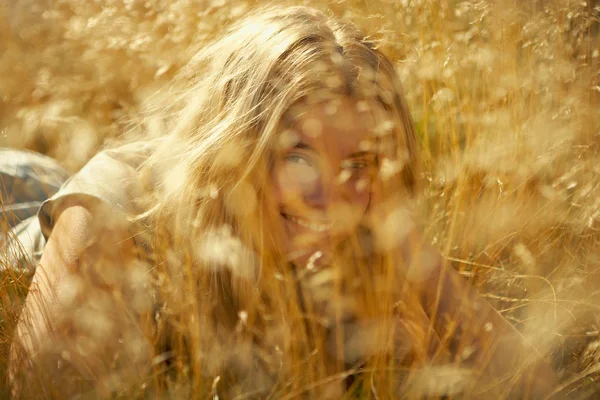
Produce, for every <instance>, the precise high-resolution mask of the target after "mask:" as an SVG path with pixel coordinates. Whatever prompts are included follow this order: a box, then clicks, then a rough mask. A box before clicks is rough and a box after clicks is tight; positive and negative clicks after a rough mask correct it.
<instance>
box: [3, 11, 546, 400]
mask: <svg viewBox="0 0 600 400" xmlns="http://www.w3.org/2000/svg"><path fill="white" fill-rule="evenodd" d="M171 91H172V94H173V95H172V102H171V104H170V105H169V106H168V107H165V108H164V109H160V110H157V112H158V113H160V115H161V118H162V121H163V124H164V129H165V131H166V132H167V134H166V135H164V136H163V137H161V138H159V139H155V140H149V141H145V142H137V143H133V144H129V145H126V146H123V147H120V148H117V149H113V150H106V151H103V152H102V153H100V154H99V155H97V156H96V157H94V158H93V159H92V160H91V161H90V162H89V163H88V164H87V165H86V166H85V167H84V168H83V169H82V170H81V171H80V172H79V173H77V174H76V175H75V176H73V177H72V178H71V179H70V180H69V181H68V182H67V183H66V184H65V185H63V186H62V188H61V189H60V190H59V191H58V192H57V193H56V194H54V195H53V196H52V197H51V198H50V199H48V200H46V201H45V202H44V203H43V205H42V206H41V208H40V210H39V213H38V218H37V219H36V220H33V223H34V224H38V225H39V229H38V230H37V231H36V227H33V228H30V229H29V231H28V232H30V235H32V236H33V237H35V236H36V235H38V236H43V238H44V239H45V240H47V243H45V247H44V251H43V254H42V256H41V260H40V261H39V265H38V267H37V270H36V272H35V276H34V278H33V282H32V284H31V288H30V291H29V295H28V297H27V299H26V303H25V306H24V309H23V311H22V314H21V320H20V323H19V326H18V328H17V333H16V337H15V341H14V343H13V348H12V359H11V382H12V384H13V385H14V390H13V392H14V393H15V395H18V396H22V397H27V398H29V397H30V396H31V395H32V394H35V396H37V397H44V396H46V397H62V396H65V395H73V394H75V393H87V394H89V393H90V392H89V391H90V390H93V392H92V393H93V395H95V396H101V397H102V396H109V395H111V394H119V395H123V396H133V395H142V393H145V394H146V395H148V394H150V395H159V394H160V395H163V394H165V393H166V394H167V395H170V396H175V397H180V396H184V397H194V398H196V397H205V396H219V397H225V398H230V397H231V398H234V397H236V396H239V397H256V398H265V397H273V398H288V397H296V396H300V397H302V396H308V397H310V398H321V397H330V398H339V397H341V396H343V395H344V394H356V395H359V396H364V397H373V398H398V397H409V398H411V397H415V398H422V397H423V396H459V397H461V398H464V397H470V396H473V397H479V396H481V395H482V394H487V395H488V397H487V398H490V397H489V396H492V398H493V397H494V396H495V397H497V398H505V397H509V396H518V397H520V398H542V397H544V396H548V395H550V394H551V392H552V387H553V385H554V383H555V377H554V374H553V373H552V371H551V370H550V369H549V368H548V367H547V366H546V365H545V364H544V363H543V361H541V357H540V356H539V355H538V353H537V352H536V350H535V349H534V348H533V347H532V346H530V345H529V344H528V343H526V342H525V340H524V339H523V338H522V337H521V336H520V335H519V333H518V332H516V331H515V330H514V329H513V328H512V326H511V325H510V324H508V323H507V322H506V321H505V320H504V319H503V318H502V317H501V316H500V315H499V314H498V313H497V312H496V311H495V310H494V309H493V308H492V307H491V306H490V305H489V304H488V303H486V302H485V301H484V300H483V299H482V298H481V297H480V296H479V295H478V294H477V293H476V292H475V291H474V290H473V289H471V288H469V286H468V285H467V284H466V282H464V280H463V279H462V278H461V277H460V276H459V275H458V274H457V273H456V272H455V271H454V270H453V269H452V268H451V267H447V266H445V265H444V263H443V262H442V259H441V257H440V256H439V255H438V254H437V253H436V252H435V250H433V249H432V248H431V247H430V246H428V245H427V244H425V243H424V242H423V241H422V240H420V238H419V235H418V228H417V225H416V223H415V218H414V212H413V211H412V209H413V205H412V204H413V203H414V202H415V200H416V197H417V196H418V174H417V158H418V157H417V148H416V146H417V144H416V141H417V139H416V137H415V130H414V127H413V123H412V121H411V117H410V113H409V111H408V108H407V106H406V104H405V101H404V99H403V96H402V90H401V86H400V82H399V78H398V75H397V74H396V71H395V70H394V66H393V65H392V63H391V62H390V60H389V59H388V58H386V57H385V56H384V55H383V54H382V53H381V52H379V51H378V50H377V48H376V46H375V45H374V44H373V43H372V42H370V41H369V40H368V39H367V38H366V37H365V35H363V34H362V33H360V32H359V31H357V30H356V29H355V28H353V27H352V26H350V25H348V24H345V23H342V22H339V21H337V20H335V19H331V18H329V17H327V16H326V15H324V14H322V13H321V12H319V11H316V10H313V9H310V8H305V7H294V8H274V9H266V10H265V9H263V10H261V11H260V12H259V13H256V14H254V15H252V16H250V17H248V18H246V19H245V20H243V21H242V22H239V23H237V24H235V26H234V27H232V28H231V29H230V30H229V32H228V33H227V34H226V35H224V36H223V37H222V38H221V39H220V40H218V41H216V42H215V43H213V44H212V45H210V46H209V47H206V48H204V49H202V50H201V51H200V52H199V53H198V54H197V55H196V56H195V57H194V58H193V60H192V61H191V62H190V63H189V65H187V66H186V67H185V68H184V69H183V70H182V71H181V72H180V74H179V76H178V78H177V79H176V80H175V82H174V84H173V86H172V89H171ZM41 242H45V241H41Z"/></svg>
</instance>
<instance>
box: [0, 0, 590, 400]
mask: <svg viewBox="0 0 600 400" xmlns="http://www.w3.org/2000/svg"><path fill="white" fill-rule="evenodd" d="M264 3H265V2H261V1H242V0H240V1H230V2H228V1H224V0H213V1H198V2H190V1H186V0H170V1H169V0H149V1H146V2H143V1H117V0H103V1H99V0H98V1H87V2H82V1H79V0H56V1H47V0H8V1H5V2H3V3H2V4H0V54H1V58H0V146H7V147H16V148H28V149H33V150H36V151H40V152H42V153H44V154H48V155H50V156H52V157H55V158H56V159H57V160H59V162H60V163H61V164H62V165H63V166H64V167H66V168H67V169H68V170H70V171H73V172H74V171H76V170H77V169H78V168H79V167H81V166H82V165H83V164H84V163H85V162H86V161H87V160H88V159H89V158H90V157H91V156H92V155H93V154H94V153H95V152H96V151H98V150H99V149H100V148H101V147H103V146H105V145H110V144H111V143H113V141H114V140H118V139H119V138H121V137H122V136H123V133H124V132H131V130H130V129H129V127H131V126H135V125H136V123H137V122H138V121H140V120H141V119H142V118H143V117H144V110H145V109H146V107H147V106H149V105H151V103H152V102H154V101H161V99H157V98H156V97H155V96H153V94H154V93H155V91H156V90H157V89H159V88H161V87H162V86H163V85H165V83H166V82H168V81H169V79H170V78H171V77H172V76H173V75H174V73H175V72H176V71H177V70H178V69H179V68H180V67H181V66H182V65H183V64H184V63H185V62H186V61H187V60H188V59H189V58H190V56H191V54H193V52H194V51H195V50H197V49H198V48H200V47H202V45H203V43H206V42H207V41H208V40H210V39H211V38H214V37H215V36H218V35H219V33H220V32H222V29H223V26H225V25H226V24H227V23H228V22H229V21H232V20H235V19H236V18H239V17H240V16H243V15H244V14H246V13H247V12H248V11H249V10H250V9H252V8H253V7H255V6H257V5H260V4H264ZM285 3H286V4H297V3H298V2H293V1H286V2H285ZM302 4H307V5H311V6H315V7H317V8H320V9H323V10H327V11H329V12H331V13H333V14H336V15H339V16H343V17H345V18H347V19H349V20H352V21H354V22H355V23H356V24H357V25H359V26H360V27H362V28H363V29H364V30H365V31H366V32H369V33H371V34H372V35H373V36H374V37H375V38H376V39H377V40H378V41H379V42H380V44H381V47H382V48H383V49H384V51H385V52H386V54H388V55H389V56H390V57H391V58H392V59H393V60H394V61H395V62H396V63H397V68H398V71H399V72H400V74H401V78H402V80H403V84H404V88H405V92H406V96H407V100H408V103H409V105H410V107H411V110H412V113H413V116H414V119H415V122H416V123H417V126H418V129H419V134H420V139H421V144H422V152H423V160H424V172H423V178H424V179H423V182H424V190H425V201H424V203H423V209H424V215H425V221H426V223H425V232H426V235H427V237H428V238H429V239H430V240H431V242H432V243H433V244H434V245H435V246H436V247H437V248H438V249H439V251H440V252H441V253H442V254H443V256H444V257H445V258H446V259H447V260H449V261H451V262H453V263H454V265H455V266H456V268H458V269H459V270H460V271H461V272H462V273H463V274H464V275H465V277H467V278H469V279H471V280H472V282H473V284H475V285H477V286H478V287H479V288H480V291H481V292H482V293H484V295H485V296H486V297H487V298H488V299H489V300H490V301H491V302H492V303H493V304H494V305H495V306H496V307H497V309H498V310H500V312H501V313H502V314H503V315H504V316H505V317H506V318H507V319H509V320H510V321H511V322H513V323H514V324H515V325H516V326H517V327H518V328H519V329H520V330H521V331H522V332H524V334H525V335H526V336H527V337H529V338H530V339H531V340H532V341H534V343H536V345H537V346H538V347H539V348H540V350H541V351H542V352H543V354H544V355H545V356H546V357H547V358H548V360H550V361H551V362H552V364H553V366H554V367H555V368H556V369H557V370H559V371H560V373H561V374H562V375H561V376H562V382H563V387H562V393H565V394H569V395H571V396H573V398H596V396H599V395H600V383H599V382H598V380H599V379H600V373H599V371H600V317H599V316H600V273H599V272H600V269H599V267H600V155H599V153H598V152H599V151H600V147H599V146H600V140H599V138H600V136H599V135H600V107H599V105H600V104H599V100H600V3H598V1H594V0H587V1H580V0H579V1H573V0H554V1H528V2H521V1H518V0H513V1H510V0H495V1H494V0H479V1H474V0H467V1H453V0H439V1H437V0H394V1H385V0H378V1H375V0H371V1H369V0H365V1H358V0H339V1H324V0H306V1H304V2H302ZM146 124H147V125H148V128H149V131H150V132H160V126H153V121H146ZM157 124H158V122H157ZM13 287H14V283H13V282H12V281H9V280H5V281H4V282H3V288H1V289H0V290H2V291H3V292H2V294H3V297H4V298H7V296H9V294H8V291H9V290H13V289H12V288H13ZM4 303H5V304H6V301H4ZM5 308H6V307H5ZM5 314H6V315H5V317H4V319H3V320H4V322H3V326H4V327H5V328H6V327H7V326H8V325H10V323H9V322H10V321H9V320H10V319H11V318H14V316H12V317H11V316H10V315H8V311H6V310H5ZM7 342H8V339H7V338H5V343H7Z"/></svg>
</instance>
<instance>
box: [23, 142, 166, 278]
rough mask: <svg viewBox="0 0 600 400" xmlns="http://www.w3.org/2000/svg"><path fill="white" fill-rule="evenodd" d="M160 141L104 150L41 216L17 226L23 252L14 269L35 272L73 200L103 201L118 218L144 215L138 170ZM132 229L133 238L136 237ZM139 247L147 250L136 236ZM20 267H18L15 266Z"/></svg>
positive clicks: (47, 202) (49, 202) (43, 207)
mask: <svg viewBox="0 0 600 400" xmlns="http://www.w3.org/2000/svg"><path fill="white" fill-rule="evenodd" d="M156 143H157V142H156V141H152V142H137V143H133V144H128V145H125V146H122V147H118V148H115V149H111V150H104V151H101V152H100V153H98V154H97V155H96V156H94V157H93V158H92V159H91V160H90V161H89V162H88V163H87V164H86V165H85V166H84V167H83V168H82V169H81V170H80V171H79V172H77V173H76V174H75V175H73V176H72V177H70V178H69V179H68V180H67V181H66V182H65V183H64V184H63V185H62V186H61V187H60V189H59V190H58V191H57V192H56V193H55V194H54V195H53V196H52V197H50V198H49V199H47V200H45V201H44V202H43V203H42V204H41V206H40V208H39V210H38V212H37V216H34V217H31V218H28V219H26V220H24V221H22V222H21V223H20V224H19V225H17V226H16V227H15V228H14V230H13V232H14V233H16V235H17V237H18V241H19V242H20V246H21V249H20V251H19V252H18V253H19V256H18V257H17V260H15V261H14V262H11V264H12V265H15V266H19V267H21V268H24V269H26V270H27V269H31V267H32V261H33V267H34V266H35V264H37V262H38V261H39V260H40V258H41V256H42V253H43V250H44V247H45V245H46V242H47V240H48V238H49V237H50V235H51V234H52V229H53V228H54V223H55V221H56V218H57V216H58V215H57V214H58V211H59V210H60V206H61V204H62V203H63V202H64V201H65V200H67V199H69V198H72V197H73V196H75V197H77V198H78V199H77V200H78V202H83V203H84V204H85V203H87V202H95V201H101V202H103V203H105V204H107V205H108V206H109V207H110V209H111V210H114V212H115V215H116V216H118V215H123V216H131V215H136V214H138V213H139V212H140V210H139V209H137V206H136V201H135V200H136V199H137V198H139V197H140V196H141V195H142V190H143V189H142V185H141V183H140V181H139V179H138V175H137V170H138V169H139V168H140V166H141V165H142V163H143V162H144V161H145V160H146V159H147V158H148V156H149V155H150V153H151V152H152V150H153V149H154V148H155V147H156ZM133 233H134V232H133V227H132V234H133ZM133 237H134V239H135V240H136V243H137V244H138V246H143V247H144V248H146V246H145V243H142V242H141V241H140V239H139V238H138V237H137V235H135V234H134V235H133ZM15 263H16V264H15Z"/></svg>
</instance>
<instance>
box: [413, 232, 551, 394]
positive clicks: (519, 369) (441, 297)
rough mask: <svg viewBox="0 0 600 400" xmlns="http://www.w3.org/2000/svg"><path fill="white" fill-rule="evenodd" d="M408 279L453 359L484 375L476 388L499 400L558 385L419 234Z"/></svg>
mask: <svg viewBox="0 0 600 400" xmlns="http://www.w3.org/2000/svg"><path fill="white" fill-rule="evenodd" d="M409 241H410V245H409V247H410V249H409V250H408V251H409V252H410V254H412V257H410V258H411V259H412V261H411V265H410V267H409V269H408V277H409V279H411V280H412V281H413V282H414V283H415V285H416V286H417V287H418V288H419V290H420V293H421V298H422V302H423V305H424V308H425V310H426V313H427V314H428V315H429V317H430V319H431V321H432V322H433V325H434V329H435V331H436V332H437V334H438V336H439V337H440V338H441V341H442V343H444V344H445V345H446V346H447V347H448V349H449V350H450V352H451V353H452V355H453V357H454V360H453V361H454V362H456V364H457V365H459V366H463V367H468V368H469V367H470V368H473V369H474V370H475V371H476V373H482V375H481V376H480V378H479V379H477V385H476V388H474V389H476V390H477V391H482V392H486V393H494V394H497V395H498V396H500V398H532V399H541V398H546V397H548V396H549V395H550V394H551V393H552V389H554V388H555V387H556V385H557V384H558V379H557V376H556V374H555V373H554V371H553V370H552V369H551V368H550V366H549V365H548V364H547V363H545V362H544V361H543V359H542V356H541V355H540V354H539V352H538V351H537V350H536V349H535V347H534V346H533V345H531V344H530V343H528V342H527V340H526V339H525V338H524V337H523V336H522V335H521V334H520V333H519V332H518V331H517V330H516V329H515V328H514V327H513V326H512V325H511V324H510V323H509V322H508V321H507V320H506V319H504V318H503V317H502V316H501V315H500V314H499V313H498V312H497V311H496V310H495V309H494V308H493V307H492V306H491V305H490V304H489V303H488V302H487V301H486V300H485V299H484V298H483V297H482V296H481V295H479V293H478V292H477V291H476V290H475V289H474V288H473V287H471V286H470V285H469V283H468V282H467V281H466V280H465V279H464V278H463V277H462V276H460V274H458V272H457V271H456V270H455V269H454V268H452V267H451V266H448V265H446V264H445V263H444V262H443V259H442V257H441V256H440V255H439V253H438V252H437V251H436V250H435V249H434V248H433V247H432V246H430V245H427V244H424V243H423V241H422V240H421V239H420V238H419V237H418V235H416V234H412V235H411V238H410V240H409Z"/></svg>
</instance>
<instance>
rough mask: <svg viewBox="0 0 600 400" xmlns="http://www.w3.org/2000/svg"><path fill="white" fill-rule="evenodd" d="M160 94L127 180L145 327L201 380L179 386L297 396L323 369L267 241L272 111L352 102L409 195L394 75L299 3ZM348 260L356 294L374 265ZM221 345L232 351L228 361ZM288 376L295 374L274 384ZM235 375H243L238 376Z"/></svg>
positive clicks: (411, 148) (356, 36)
mask: <svg viewBox="0 0 600 400" xmlns="http://www.w3.org/2000/svg"><path fill="white" fill-rule="evenodd" d="M170 90H171V92H170V93H172V96H171V104H169V106H168V107H165V108H163V109H161V110H158V112H159V113H160V115H161V116H162V117H161V118H162V119H163V121H164V124H165V125H164V126H165V127H166V130H167V131H168V135H167V136H166V137H165V138H164V139H161V141H160V143H159V145H158V147H157V149H156V151H154V152H153V154H152V155H151V156H150V157H149V158H148V160H147V162H146V163H145V165H144V166H143V168H142V171H141V172H142V179H143V181H144V182H145V183H146V184H147V185H149V186H152V188H153V190H151V191H150V193H152V195H151V196H149V197H148V198H145V199H140V202H142V203H144V208H145V210H146V212H145V213H144V214H143V218H140V219H141V220H143V221H144V222H145V225H144V231H145V233H146V234H148V241H149V242H150V243H151V247H152V254H153V257H152V263H153V264H154V268H153V270H154V272H155V276H156V282H157V291H156V292H157V293H159V294H158V295H157V296H158V300H159V303H160V304H161V306H162V313H163V316H162V319H161V321H163V325H164V326H162V327H159V328H158V329H159V331H161V330H165V331H168V332H169V333H168V336H169V338H168V341H169V343H171V344H170V350H171V351H173V352H175V354H177V355H178V356H181V359H184V358H185V359H186V363H188V364H189V365H191V367H190V368H191V370H190V371H196V372H197V371H202V372H201V373H199V374H196V375H193V374H191V373H190V375H189V376H187V377H184V378H182V382H183V381H186V382H188V384H190V385H192V387H195V388H196V389H197V388H198V387H200V386H202V387H204V389H205V390H206V391H210V390H213V391H214V390H216V389H215V386H214V385H212V386H211V385H210V382H213V383H214V382H218V381H219V379H225V378H226V376H229V377H230V378H231V380H227V379H225V380H226V381H227V382H229V383H228V386H225V387H228V388H229V391H230V393H238V394H241V393H248V391H249V390H250V391H251V390H253V389H255V390H257V391H258V392H257V393H263V395H264V393H265V390H266V391H267V392H266V393H269V391H271V392H270V393H271V394H274V393H275V392H273V391H272V390H283V389H282V388H284V387H285V388H286V389H285V390H286V391H288V392H292V393H293V392H294V391H298V392H302V390H303V389H302V388H303V387H309V386H310V383H311V382H312V383H314V382H316V381H318V380H319V379H323V378H324V377H325V376H329V375H330V374H331V373H332V371H333V370H335V368H334V369H333V370H332V369H331V368H330V367H329V366H328V362H327V361H323V360H321V359H320V358H319V357H317V359H319V360H320V361H318V362H317V361H315V357H311V356H310V353H311V352H312V351H313V350H314V349H315V348H317V349H318V348H319V346H321V347H323V346H325V344H323V343H325V342H326V339H323V340H321V342H320V343H321V345H319V344H315V343H317V342H318V340H317V339H315V336H318V335H319V333H318V332H321V334H322V336H326V334H325V333H323V332H324V331H325V330H326V329H325V328H323V327H322V325H323V324H322V323H321V322H319V321H313V320H311V318H309V317H307V314H308V313H309V311H308V309H309V308H310V306H308V305H307V304H308V303H310V302H311V301H312V300H309V299H307V298H306V295H305V294H303V293H302V289H301V288H300V286H301V285H300V286H299V285H298V278H297V276H296V275H295V273H294V272H293V271H291V269H290V268H289V266H288V265H287V263H286V262H285V259H284V257H283V256H282V254H281V252H280V251H279V250H278V249H277V247H276V246H275V239H274V238H273V237H271V229H270V223H271V222H270V218H272V216H271V213H270V212H269V211H270V210H269V206H270V203H269V198H268V195H267V194H266V193H265V192H266V191H265V186H266V184H267V182H268V179H269V176H268V172H269V163H270V157H271V154H272V151H273V149H274V148H275V146H276V145H277V140H278V138H279V136H280V134H281V124H282V121H283V120H284V119H285V116H286V112H287V111H288V110H289V109H290V107H291V106H292V105H294V104H297V103H298V102H299V101H300V100H303V99H307V98H311V97H317V98H319V99H326V98H327V97H331V98H334V97H335V96H339V95H341V96H349V97H352V98H355V99H357V100H358V99H363V100H365V101H367V102H370V103H369V104H377V107H379V109H380V111H381V112H382V113H383V114H384V118H380V122H381V124H380V126H377V127H374V130H375V131H376V132H377V135H378V138H379V140H380V143H385V144H387V146H385V148H383V153H384V154H385V157H386V158H387V160H388V161H390V160H392V161H394V162H396V163H397V164H396V165H399V167H398V168H397V169H396V171H395V172H396V174H393V179H391V181H392V184H391V186H390V184H389V181H390V180H388V191H387V194H388V195H390V194H391V193H392V192H393V187H394V186H397V187H402V188H405V189H408V191H409V192H412V191H414V190H415V187H416V184H417V178H416V164H417V155H416V153H417V152H416V138H415V130H414V127H413V123H412V120H411V117H410V114H409V111H408V108H407V106H406V104H405V101H404V99H403V96H402V89H401V85H400V80H399V78H398V75H397V73H396V71H395V69H394V66H393V65H392V63H391V62H390V60H389V59H388V58H387V57H386V56H384V55H383V54H382V53H381V52H379V51H378V50H377V47H376V45H375V43H374V42H372V41H370V40H369V39H368V38H367V37H366V36H365V35H363V34H362V33H361V32H360V31H358V30H357V29H355V28H354V27H353V26H351V25H349V24H346V23H342V22H340V21H338V20H336V19H333V18H330V17H328V16H327V15H325V14H324V13H322V12H319V11H317V10H314V9H311V8H307V7H290V8H268V9H261V10H259V11H258V12H256V13H254V14H253V15H251V16H249V17H247V18H245V19H244V20H243V21H241V22H239V23H236V24H234V25H233V26H232V27H231V28H230V29H229V30H228V32H227V33H226V34H225V35H224V36H222V38H221V39H219V40H218V41H216V42H214V43H213V44H212V45H210V46H208V47H205V48H203V49H201V51H199V52H198V53H197V54H196V55H195V56H194V57H193V59H192V60H191V62H190V63H189V64H188V65H186V66H185V67H184V68H183V69H182V70H181V71H180V73H179V74H178V76H177V78H176V79H175V81H174V84H173V86H172V88H171V89H170ZM390 188H391V189H390ZM352 263H353V265H356V266H355V269H356V271H358V269H360V268H362V270H361V271H362V272H360V271H359V272H360V273H361V276H362V275H364V276H363V281H364V282H363V285H367V283H365V282H366V281H368V280H370V279H371V278H372V275H375V274H376V271H377V268H376V267H375V266H373V265H372V264H370V265H369V268H372V270H371V272H368V271H367V272H366V273H365V268H364V266H365V265H364V263H363V264H361V265H362V267H360V268H359V264H360V262H359V261H357V260H354V261H353V262H352ZM346 268H348V267H346ZM381 268H384V267H381ZM357 273H358V272H357ZM367 286H368V285H367ZM177 288H179V289H177ZM373 290H375V289H373ZM380 300H381V299H380ZM313 303H314V301H313ZM389 303H390V304H388V306H387V307H388V309H391V307H392V305H391V303H392V299H391V298H390V300H389ZM315 307H316V306H315ZM378 307H379V306H378ZM388 311H389V310H388ZM315 313H316V311H315ZM316 319H318V318H316V317H315V320H316ZM274 321H275V322H274ZM307 321H308V322H307ZM325 325H327V323H325ZM167 326H168V329H167V328H166V327H167ZM241 332H244V334H243V335H242V334H241ZM286 335H287V336H286ZM292 336H293V338H292V339H290V337H292ZM286 338H287V339H286ZM179 344H181V346H179ZM178 346H179V347H178ZM232 348H235V349H236V350H235V351H236V352H237V351H239V352H242V353H243V352H245V353H244V355H238V356H236V361H235V362H234V361H233V355H232V354H231V349H232ZM183 349H185V350H183ZM240 349H245V350H240ZM268 349H270V350H268ZM321 350H323V349H321ZM282 354H283V355H282ZM294 355H295V356H294ZM277 357H280V358H277ZM281 357H283V358H281ZM290 357H291V358H290ZM294 357H296V359H295V361H294ZM334 358H335V357H334ZM282 359H284V360H286V361H285V363H283V362H282V361H281V360H282ZM257 360H258V361H257ZM277 360H279V361H277ZM282 363H283V364H286V365H285V366H283V367H281V365H282ZM334 364H335V363H334ZM338 364H339V362H338ZM342 364H343V363H342ZM278 365H279V366H278ZM300 365H303V366H302V367H300ZM298 368H302V370H303V371H304V373H303V374H304V376H302V375H301V374H297V373H296V374H295V376H296V377H297V379H296V380H295V381H294V380H292V381H285V380H284V381H282V380H281V376H284V375H286V374H285V372H284V371H285V370H286V369H288V370H290V369H291V370H294V371H296V372H297V369H298ZM249 370H252V371H254V373H253V374H252V378H251V379H241V378H240V376H242V377H246V378H247V377H248V376H250V375H248V372H240V371H249ZM257 371H262V372H261V373H259V372H257ZM288 372H289V371H288ZM291 375H293V374H291ZM291 375H290V374H288V375H287V376H288V377H289V376H291ZM190 376H192V377H193V376H201V377H202V379H201V380H198V379H196V380H191V378H190ZM273 376H279V378H277V379H279V380H277V379H275V378H272V377H273ZM300 376H302V377H301V378H300ZM217 377H219V378H217ZM290 379H291V378H290ZM201 381H202V382H204V383H202V382H201ZM189 382H192V383H189ZM206 382H209V384H208V387H207V385H206ZM234 382H235V384H234ZM215 384H216V383H215ZM236 385H238V386H236ZM217 386H219V385H217ZM222 386H223V385H221V387H222ZM242 386H243V388H242ZM274 387H275V389H273V388H274ZM316 387H317V386H313V388H316ZM267 388H268V389H267ZM277 388H279V389H277ZM314 390H317V389H314Z"/></svg>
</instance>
